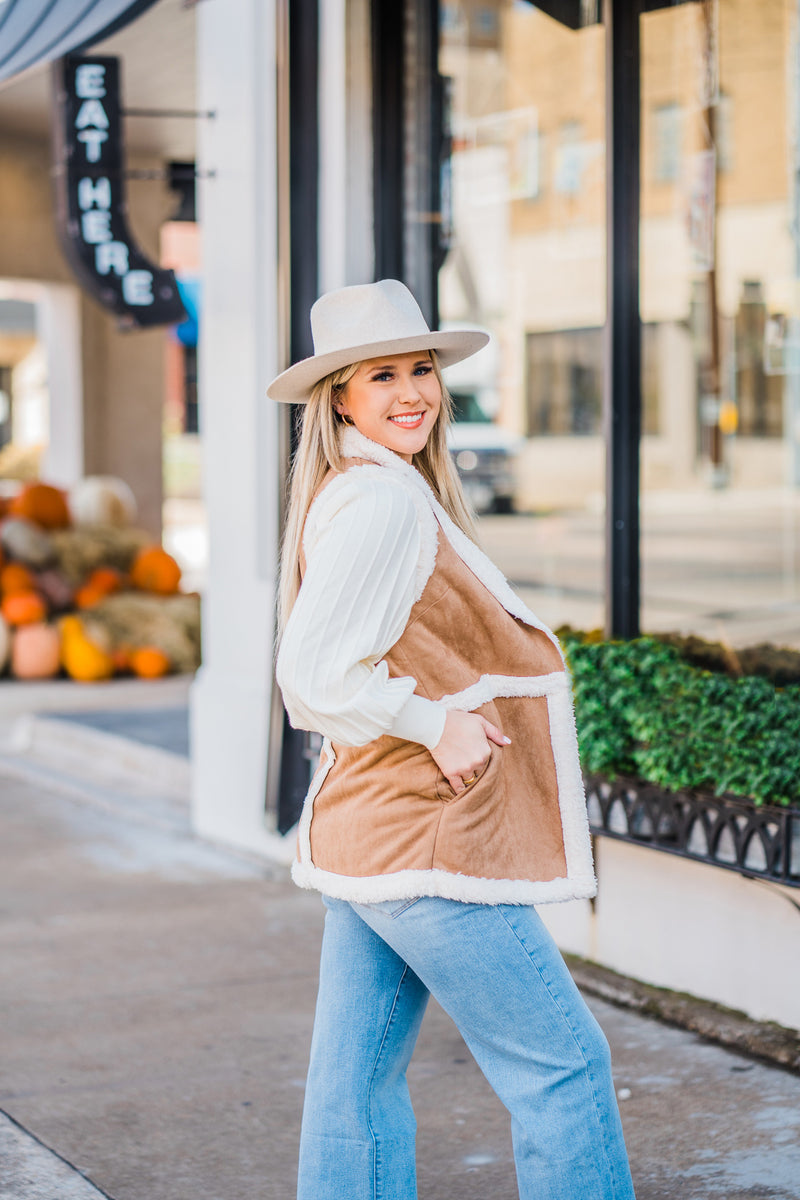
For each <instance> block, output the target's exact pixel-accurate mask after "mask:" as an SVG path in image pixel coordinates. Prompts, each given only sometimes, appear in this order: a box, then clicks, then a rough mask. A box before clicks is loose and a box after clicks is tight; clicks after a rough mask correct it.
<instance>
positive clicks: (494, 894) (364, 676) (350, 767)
mask: <svg viewBox="0 0 800 1200" xmlns="http://www.w3.org/2000/svg"><path fill="white" fill-rule="evenodd" d="M311 323H312V330H313V335H314V348H315V353H314V355H313V357H312V358H309V359H306V360H305V361H303V362H301V363H298V364H296V365H295V366H293V367H291V368H290V369H289V370H288V371H285V372H284V373H283V374H282V375H280V376H278V378H277V379H276V380H275V381H274V382H273V383H272V385H271V387H270V388H269V394H270V395H271V396H272V397H273V398H275V399H276V400H282V401H295V402H300V403H305V404H306V408H305V412H304V420H303V430H302V436H301V439H300V446H299V449H298V453H297V457H296V461H295V466H294V471H293V477H292V492H291V502H290V508H289V516H288V522H287V529H286V535H285V542H284V553H283V568H282V582H281V612H280V615H281V629H282V638H281V644H280V650H279V654H278V661H277V676H278V682H279V684H280V687H281V690H282V692H283V697H284V701H285V704H286V708H287V711H288V713H289V717H290V720H291V722H292V724H293V725H294V726H295V727H298V728H302V729H308V730H316V731H318V732H320V733H322V734H324V735H325V742H324V744H323V753H322V758H321V762H320V766H319V769H318V770H317V773H316V775H315V776H314V779H313V782H312V785H311V788H310V790H309V794H308V797H307V799H306V802H305V806H304V809H303V814H302V817H301V820H300V824H299V832H298V852H297V861H296V862H295V864H294V867H293V877H294V879H295V881H296V882H297V883H298V884H300V885H301V886H302V887H309V888H317V889H319V890H320V891H321V892H322V893H323V896H324V899H325V904H326V906H327V913H326V919H325V933H324V939H323V948H322V961H321V968H320V984H319V996H318V1001H317V1013H316V1019H315V1025H314V1036H313V1041H312V1048H311V1063H310V1067H309V1075H308V1082H307V1088H306V1099H305V1108H304V1114H303V1127H302V1134H301V1147H300V1169H299V1183H298V1200H368V1198H369V1200H374V1198H376V1197H379V1196H380V1197H382V1198H383V1200H413V1198H414V1197H416V1194H417V1192H416V1175H415V1162H414V1133H415V1121H414V1115H413V1111H412V1108H411V1103H410V1099H409V1094H408V1088H407V1084H406V1068H407V1066H408V1062H409V1060H410V1057H411V1053H412V1050H413V1048H414V1043H415V1040H416V1037H417V1033H418V1031H419V1027H420V1023H421V1020H422V1014H423V1011H424V1009H425V1005H426V1002H427V999H428V995H429V994H431V993H432V994H433V995H434V996H435V997H436V998H437V1000H438V1001H439V1003H440V1004H441V1005H442V1007H443V1008H444V1009H445V1010H446V1011H447V1012H448V1013H449V1014H450V1016H451V1017H452V1018H453V1020H454V1021H455V1023H456V1025H457V1026H458V1028H459V1030H460V1031H461V1034H462V1035H463V1037H464V1039H465V1041H466V1042H467V1044H468V1046H469V1048H470V1050H471V1051H472V1053H473V1055H474V1056H475V1058H476V1060H477V1062H478V1063H479V1065H480V1067H481V1069H482V1070H483V1072H484V1074H485V1075H486V1077H487V1078H488V1080H489V1082H490V1083H491V1085H492V1086H493V1087H494V1089H495V1091H496V1092H497V1094H498V1096H499V1097H500V1099H501V1100H502V1101H503V1103H504V1104H505V1105H506V1106H507V1108H508V1109H509V1111H510V1113H511V1117H512V1133H513V1142H514V1158H515V1164H516V1169H517V1180H518V1184H519V1193H520V1196H521V1197H523V1198H524V1200H630V1197H632V1196H633V1189H632V1185H631V1180H630V1174H629V1170H628V1163H627V1158H626V1154H625V1147H624V1143H623V1139H622V1132H621V1128H620V1122H619V1113H618V1110H617V1105H616V1099H615V1095H614V1090H613V1084H612V1079H611V1070H610V1063H609V1056H608V1046H607V1043H606V1041H605V1039H604V1037H603V1035H602V1033H601V1031H600V1030H599V1028H598V1026H597V1024H596V1022H595V1021H594V1019H593V1018H592V1016H591V1014H590V1013H589V1011H588V1009H587V1008H586V1006H585V1004H584V1003H583V1000H582V999H581V997H580V994H579V993H578V991H577V989H576V987H575V985H574V983H573V982H572V979H571V977H570V975H569V973H568V971H567V969H566V967H565V965H564V963H563V961H562V959H561V957H560V955H559V953H558V951H557V949H556V948H555V946H554V944H553V942H552V940H551V939H550V937H549V936H548V934H547V932H546V931H545V929H544V927H543V925H542V923H541V921H540V919H539V917H538V915H537V913H536V911H535V909H534V907H533V905H534V904H537V903H545V902H548V901H555V900H567V899H570V898H575V897H588V896H592V895H594V891H595V880H594V874H593V867H592V860H591V849H590V841H589V834H588V826H587V820H586V809H585V802H584V796H583V790H582V784H581V775H580V768H579V764H578V757H577V745H576V739H575V728H574V721H573V716H572V704H571V697H570V692H569V684H568V677H567V674H566V670H565V667H564V661H563V658H562V656H561V652H560V650H559V648H558V643H557V641H556V639H555V637H554V636H553V634H552V633H550V631H549V630H548V629H547V628H546V627H545V626H544V625H542V624H541V622H539V621H538V620H537V619H536V617H534V616H533V614H532V613H531V612H529V611H528V609H527V608H526V607H525V605H524V604H523V603H522V602H521V600H519V598H518V597H517V596H516V595H515V594H514V593H513V592H512V591H511V589H510V588H509V586H508V585H507V583H506V582H505V580H504V579H503V577H502V575H501V574H500V572H499V571H498V570H497V569H496V568H495V567H494V566H493V565H492V564H491V563H490V562H489V560H488V559H487V558H486V557H485V556H484V555H483V554H482V553H481V551H480V550H479V549H478V547H477V546H476V544H475V541H474V530H473V525H472V520H471V518H470V515H469V513H468V511H467V508H466V505H465V503H464V500H463V497H462V494H461V489H460V486H459V482H458V477H457V474H456V472H455V469H454V467H453V465H452V462H451V459H450V455H449V453H448V450H447V443H446V430H447V424H448V420H449V412H450V407H449V400H448V396H447V392H446V389H445V387H444V384H443V382H442V378H441V374H440V371H439V367H440V365H442V366H447V365H449V364H450V363H453V362H457V361H459V360H460V359H463V358H466V357H467V356H468V355H470V354H473V353H475V351H477V350H478V349H480V348H481V347H482V346H483V345H484V344H485V343H486V342H487V341H488V338H487V335H486V334H484V333H482V332H480V331H477V330H468V331H464V330H461V331H455V332H453V331H450V332H435V331H434V332H431V331H430V330H429V329H428V327H427V325H426V324H425V321H424V318H423V316H422V314H421V312H420V310H419V308H418V307H417V305H416V302H415V301H414V299H413V297H412V296H411V293H410V292H409V291H408V290H407V289H406V288H405V286H404V285H403V284H402V283H399V282H398V281H397V280H391V279H389V280H383V281H382V282H380V283H375V284H367V285H363V286H358V287H348V288H342V289H340V290H339V291H336V292H331V293H329V294H328V295H326V296H323V297H322V298H321V299H320V300H318V301H317V303H316V304H315V305H314V307H313V309H312V313H311Z"/></svg>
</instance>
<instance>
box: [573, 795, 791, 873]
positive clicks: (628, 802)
mask: <svg viewBox="0 0 800 1200" xmlns="http://www.w3.org/2000/svg"><path fill="white" fill-rule="evenodd" d="M585 783H586V800H587V807H588V812H589V825H590V827H591V830H592V833H593V834H599V835H601V836H604V837H611V838H618V839H621V840H623V841H627V842H633V843H640V844H642V845H646V846H648V847H650V848H651V849H653V850H663V851H666V852H667V853H668V854H677V855H680V856H681V857H683V858H690V859H694V860H695V861H696V862H705V863H709V864H711V865H713V866H715V867H723V868H725V869H726V870H729V871H738V873H739V874H740V875H745V876H749V877H752V878H759V879H766V880H771V881H773V882H775V883H781V884H783V885H784V886H786V887H793V888H800V810H798V809H796V808H779V807H777V806H774V805H760V806H756V805H754V804H753V803H751V802H750V801H749V800H746V799H743V798H742V797H739V796H721V797H718V796H710V795H703V794H700V793H693V792H670V791H666V790H665V789H664V788H661V787H658V786H657V785H655V784H651V783H646V782H642V781H641V780H638V779H631V778H626V777H624V776H618V777H617V778H616V779H613V780H610V779H606V778H605V777H604V776H602V775H586V776H585Z"/></svg>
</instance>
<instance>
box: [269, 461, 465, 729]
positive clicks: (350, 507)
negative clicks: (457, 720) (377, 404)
mask: <svg viewBox="0 0 800 1200" xmlns="http://www.w3.org/2000/svg"><path fill="white" fill-rule="evenodd" d="M348 475H349V473H348ZM328 493H330V495H328ZM317 505H318V506H319V508H318V511H317V512H316V513H314V520H313V528H312V533H311V536H309V537H308V538H307V544H306V546H305V552H306V572H305V575H304V578H303V583H302V586H301V588H300V592H299V594H298V597H297V600H296V601H295V605H294V608H293V609H292V613H291V616H290V617H289V621H288V623H287V625H286V629H285V631H284V635H283V639H282V641H281V646H280V651H279V653H278V662H277V679H278V684H279V686H280V689H281V692H282V693H283V699H284V703H285V705H286V710H287V712H288V714H289V720H290V721H291V723H292V725H293V726H294V727H295V728H297V729H310V730H315V731H316V732H319V733H322V734H324V735H325V736H326V737H329V738H331V740H332V741H335V742H339V743H340V744H342V745H346V746H361V745H364V744H365V743H366V742H370V741H372V740H373V739H374V738H377V737H380V736H381V735H382V734H386V733H390V734H392V735H393V736H395V737H403V738H407V739H408V740H410V741H419V742H421V743H422V744H423V745H426V746H427V747H428V748H429V749H432V748H433V747H434V746H435V745H436V743H437V742H438V741H439V738H440V737H441V735H442V731H443V729H444V722H445V717H446V710H445V709H444V708H443V706H442V705H440V704H437V703H435V702H434V701H431V700H427V699H426V698H425V697H423V696H416V695H414V694H413V693H414V688H415V687H416V680H415V679H413V678H412V677H411V676H403V677H401V678H391V677H390V676H389V668H388V666H387V664H386V662H384V661H382V659H383V656H384V655H385V654H386V652H387V651H388V650H389V649H390V648H391V647H392V646H393V645H394V643H395V642H396V641H397V640H398V638H399V637H400V635H401V634H402V632H403V630H404V628H405V626H406V623H407V621H408V617H409V614H410V612H411V608H412V606H413V604H414V587H415V578H416V569H417V560H418V558H419V551H420V531H419V525H418V520H417V514H416V510H415V508H414V504H413V501H412V500H411V498H410V497H409V496H408V494H407V493H406V492H405V490H404V489H403V488H402V487H400V486H398V485H397V484H395V483H393V482H392V481H388V480H387V481H383V480H378V479H374V478H364V477H361V478H359V479H358V480H353V479H350V478H348V477H347V476H344V477H342V478H341V479H340V480H337V481H335V482H334V483H332V484H330V485H329V487H328V488H327V489H326V491H325V492H324V493H323V494H322V496H321V497H320V499H319V500H318V501H317Z"/></svg>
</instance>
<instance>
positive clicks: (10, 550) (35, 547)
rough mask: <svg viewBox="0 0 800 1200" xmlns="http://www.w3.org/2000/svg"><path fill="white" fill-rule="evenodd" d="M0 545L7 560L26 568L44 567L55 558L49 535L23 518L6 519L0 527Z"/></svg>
mask: <svg viewBox="0 0 800 1200" xmlns="http://www.w3.org/2000/svg"><path fill="white" fill-rule="evenodd" d="M0 545H2V547H3V549H4V550H5V551H6V552H7V554H8V556H9V558H12V559H13V560H14V561H15V562H21V563H24V564H25V566H26V567H33V568H34V569H38V568H39V567H46V566H47V565H48V564H49V563H51V562H52V561H53V559H54V558H55V556H56V551H55V546H54V545H53V540H52V538H51V537H50V534H49V533H45V531H44V530H43V529H40V528H39V526H38V525H34V523H33V521H28V520H26V518H25V517H6V519H5V520H4V521H3V523H2V525H0Z"/></svg>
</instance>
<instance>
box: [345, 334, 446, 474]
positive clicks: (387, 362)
mask: <svg viewBox="0 0 800 1200" xmlns="http://www.w3.org/2000/svg"><path fill="white" fill-rule="evenodd" d="M334 406H335V408H336V411H337V412H338V413H341V414H342V415H343V416H348V417H350V419H351V420H352V421H353V422H354V424H355V426H356V428H357V429H358V431H359V433H363V434H364V436H365V437H368V438H370V439H371V440H372V441H373V442H379V443H380V445H381V446H386V448H387V449H388V450H394V452H395V454H399V455H400V457H401V458H404V459H405V460H406V462H409V463H410V462H411V459H412V456H413V455H414V454H418V453H419V451H420V450H422V449H423V447H424V446H425V443H426V442H427V440H428V437H429V435H430V432H431V430H432V429H433V426H434V425H435V423H436V418H437V417H438V416H439V409H440V408H441V406H442V390H441V388H440V387H439V381H438V379H437V378H436V375H435V374H434V371H433V363H432V362H431V358H430V354H429V353H428V351H427V350H415V351H413V353H411V354H391V355H389V356H387V357H383V358H370V359H367V361H366V362H362V363H359V365H358V367H357V369H356V373H355V375H353V377H352V378H351V379H350V380H349V381H348V383H347V384H346V385H345V387H344V390H343V392H342V393H341V396H340V397H339V399H338V400H336V401H335V405H334Z"/></svg>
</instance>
